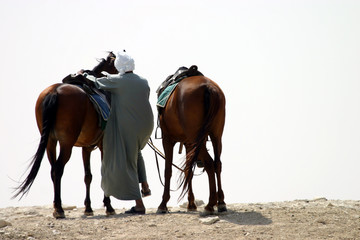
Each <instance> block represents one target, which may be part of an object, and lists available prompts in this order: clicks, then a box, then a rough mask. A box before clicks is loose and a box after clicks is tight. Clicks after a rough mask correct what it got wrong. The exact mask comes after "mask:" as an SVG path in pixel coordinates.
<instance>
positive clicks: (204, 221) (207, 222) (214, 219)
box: [199, 216, 220, 225]
mask: <svg viewBox="0 0 360 240" xmlns="http://www.w3.org/2000/svg"><path fill="white" fill-rule="evenodd" d="M219 220H220V218H219V217H218V216H215V217H207V218H200V220H199V221H200V223H202V224H205V225H210V224H213V223H216V222H217V221H219Z"/></svg>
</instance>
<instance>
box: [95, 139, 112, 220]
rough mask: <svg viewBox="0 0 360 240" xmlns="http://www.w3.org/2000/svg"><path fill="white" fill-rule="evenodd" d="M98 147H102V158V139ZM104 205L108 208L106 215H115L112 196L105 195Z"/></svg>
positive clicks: (101, 151) (101, 149) (101, 150)
mask: <svg viewBox="0 0 360 240" xmlns="http://www.w3.org/2000/svg"><path fill="white" fill-rule="evenodd" d="M98 147H99V149H100V153H101V160H102V159H103V147H102V141H101V142H100V143H99V144H98ZM103 203H104V206H105V208H106V211H105V212H106V215H107V216H110V215H115V210H114V208H113V207H112V206H111V200H110V197H107V196H105V195H104V200H103Z"/></svg>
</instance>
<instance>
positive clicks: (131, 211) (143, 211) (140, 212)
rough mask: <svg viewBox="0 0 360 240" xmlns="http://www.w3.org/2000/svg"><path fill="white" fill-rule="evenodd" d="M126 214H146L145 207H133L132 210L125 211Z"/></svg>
mask: <svg viewBox="0 0 360 240" xmlns="http://www.w3.org/2000/svg"><path fill="white" fill-rule="evenodd" d="M125 214H141V215H142V214H145V209H143V210H136V208H135V207H132V208H131V209H130V210H128V211H125Z"/></svg>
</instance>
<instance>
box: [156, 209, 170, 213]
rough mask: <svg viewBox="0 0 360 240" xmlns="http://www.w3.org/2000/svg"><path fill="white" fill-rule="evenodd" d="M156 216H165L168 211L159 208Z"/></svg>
mask: <svg viewBox="0 0 360 240" xmlns="http://www.w3.org/2000/svg"><path fill="white" fill-rule="evenodd" d="M156 213H157V214H166V213H169V210H168V209H167V208H166V209H161V208H158V210H157V211H156Z"/></svg>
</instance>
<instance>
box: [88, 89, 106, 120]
mask: <svg viewBox="0 0 360 240" xmlns="http://www.w3.org/2000/svg"><path fill="white" fill-rule="evenodd" d="M92 90H93V91H94V92H95V93H92V94H89V96H90V100H91V101H92V102H93V103H94V105H95V108H97V109H96V110H97V111H98V112H99V113H100V115H101V118H102V120H104V121H105V122H106V121H107V120H108V119H109V115H110V104H109V103H108V101H107V100H106V96H105V95H104V94H103V93H101V92H100V91H98V90H97V89H92Z"/></svg>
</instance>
